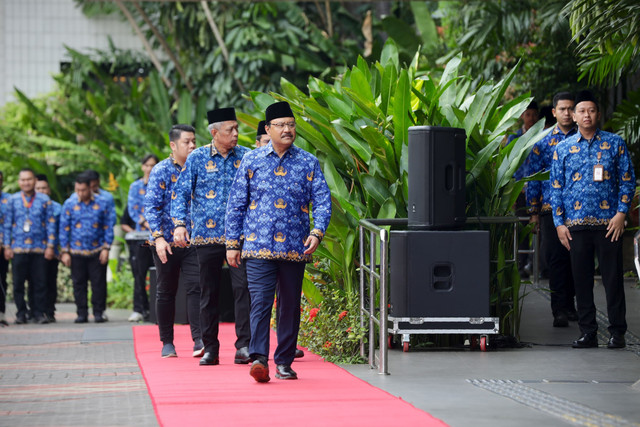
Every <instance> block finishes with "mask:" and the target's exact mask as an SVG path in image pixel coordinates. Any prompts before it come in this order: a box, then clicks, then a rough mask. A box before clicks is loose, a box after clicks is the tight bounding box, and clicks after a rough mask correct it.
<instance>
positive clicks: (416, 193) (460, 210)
mask: <svg viewBox="0 0 640 427" xmlns="http://www.w3.org/2000/svg"><path fill="white" fill-rule="evenodd" d="M466 140H467V137H466V134H465V131H464V129H458V128H445V127H437V126H412V127H410V128H409V205H408V210H409V215H408V217H409V218H408V219H409V229H411V230H432V229H450V228H458V227H460V226H462V225H463V224H464V222H465V221H466V216H465V203H466V202H465V175H466V174H465V154H466V153H465V151H466Z"/></svg>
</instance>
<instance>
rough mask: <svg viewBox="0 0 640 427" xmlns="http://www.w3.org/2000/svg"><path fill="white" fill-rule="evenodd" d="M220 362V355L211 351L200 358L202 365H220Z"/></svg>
mask: <svg viewBox="0 0 640 427" xmlns="http://www.w3.org/2000/svg"><path fill="white" fill-rule="evenodd" d="M219 364H220V358H219V357H218V355H217V354H213V353H211V352H209V351H207V352H206V353H205V354H204V356H202V358H201V359H200V366H212V365H219Z"/></svg>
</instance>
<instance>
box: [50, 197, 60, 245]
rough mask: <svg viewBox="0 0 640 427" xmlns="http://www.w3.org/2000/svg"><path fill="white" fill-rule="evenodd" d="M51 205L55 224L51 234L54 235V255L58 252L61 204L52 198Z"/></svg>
mask: <svg viewBox="0 0 640 427" xmlns="http://www.w3.org/2000/svg"><path fill="white" fill-rule="evenodd" d="M51 207H52V208H53V220H54V224H55V225H54V232H53V235H54V236H56V241H55V243H54V246H53V248H54V250H55V254H56V256H58V254H60V214H61V213H62V205H61V204H60V203H58V202H55V201H53V200H52V201H51Z"/></svg>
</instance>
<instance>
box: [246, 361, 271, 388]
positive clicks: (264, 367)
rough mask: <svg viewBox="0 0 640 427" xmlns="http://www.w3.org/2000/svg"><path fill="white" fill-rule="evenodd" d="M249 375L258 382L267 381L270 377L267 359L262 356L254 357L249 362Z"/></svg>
mask: <svg viewBox="0 0 640 427" xmlns="http://www.w3.org/2000/svg"><path fill="white" fill-rule="evenodd" d="M249 375H251V376H252V377H253V379H254V380H256V381H257V382H259V383H266V382H269V380H270V379H271V378H270V377H269V364H268V363H267V359H266V358H264V357H258V358H256V360H254V361H253V363H252V364H251V369H250V370H249Z"/></svg>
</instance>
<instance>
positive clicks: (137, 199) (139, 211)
mask: <svg viewBox="0 0 640 427" xmlns="http://www.w3.org/2000/svg"><path fill="white" fill-rule="evenodd" d="M145 194H147V184H145V183H144V180H143V179H142V178H140V179H138V180H136V181H134V182H133V184H131V187H129V195H128V197H127V206H128V210H129V216H130V217H131V219H132V220H134V221H135V222H136V231H145V230H146V228H143V227H142V223H144V221H145V218H144V196H145Z"/></svg>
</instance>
